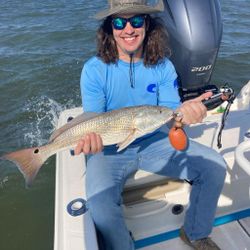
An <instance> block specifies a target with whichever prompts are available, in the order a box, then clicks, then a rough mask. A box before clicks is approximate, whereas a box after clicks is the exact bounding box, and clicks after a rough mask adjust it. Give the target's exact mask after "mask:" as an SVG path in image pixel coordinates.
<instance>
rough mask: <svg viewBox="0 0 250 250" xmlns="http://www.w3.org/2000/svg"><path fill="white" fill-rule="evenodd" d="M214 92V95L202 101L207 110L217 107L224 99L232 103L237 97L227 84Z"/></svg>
mask: <svg viewBox="0 0 250 250" xmlns="http://www.w3.org/2000/svg"><path fill="white" fill-rule="evenodd" d="M212 92H213V95H212V96H211V97H210V98H208V99H206V100H203V101H202V103H203V104H204V105H205V106H206V108H207V110H211V109H214V108H217V107H218V106H220V105H221V104H222V103H223V102H224V101H227V102H228V103H232V102H233V100H234V98H235V95H234V90H233V89H232V88H230V87H229V86H227V85H224V86H223V87H221V88H220V89H219V90H217V91H216V92H215V91H212Z"/></svg>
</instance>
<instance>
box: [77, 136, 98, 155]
mask: <svg viewBox="0 0 250 250" xmlns="http://www.w3.org/2000/svg"><path fill="white" fill-rule="evenodd" d="M102 150H103V143H102V138H101V136H100V135H98V134H96V133H89V134H87V135H85V136H84V137H83V138H82V139H81V140H80V141H79V142H78V144H77V145H76V147H75V155H79V154H80V153H84V154H86V155H87V154H96V153H99V152H101V151H102Z"/></svg>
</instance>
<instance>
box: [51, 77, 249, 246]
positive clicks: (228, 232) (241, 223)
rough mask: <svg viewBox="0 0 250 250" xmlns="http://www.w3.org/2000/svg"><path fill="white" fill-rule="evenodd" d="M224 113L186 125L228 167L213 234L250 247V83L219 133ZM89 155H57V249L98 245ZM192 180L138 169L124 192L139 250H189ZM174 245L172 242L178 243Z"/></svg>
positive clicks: (224, 242) (71, 113)
mask: <svg viewBox="0 0 250 250" xmlns="http://www.w3.org/2000/svg"><path fill="white" fill-rule="evenodd" d="M80 113H82V107H79V108H74V109H69V110H65V111H64V112H62V113H61V115H60V119H59V124H58V126H62V125H63V124H65V123H66V122H67V121H68V120H70V119H71V118H72V117H76V116H77V115H79V114H80ZM222 115H223V113H221V112H218V111H217V109H215V110H212V111H210V112H209V114H208V116H207V117H206V118H205V120H204V121H203V122H202V123H200V124H196V125H192V126H190V127H188V128H186V133H187V134H188V137H189V138H192V139H193V140H195V141H198V142H200V143H202V144H205V145H207V146H209V147H212V148H214V149H216V150H217V151H218V152H219V153H220V154H221V155H222V156H223V157H224V159H225V160H226V162H227V165H228V170H227V176H226V180H225V185H224V188H223V191H222V193H221V196H220V198H219V202H218V209H217V213H216V218H215V222H214V225H215V228H214V230H213V233H212V238H213V239H214V240H215V241H216V242H217V243H218V245H219V246H221V248H222V249H230V250H234V249H235V250H240V249H242V250H243V249H250V81H249V82H248V83H247V84H246V85H245V86H244V87H243V88H242V90H241V91H240V93H239V94H238V96H237V97H236V99H235V100H234V103H233V104H232V106H231V111H230V113H229V115H228V118H227V122H226V125H225V128H224V130H223V133H222V144H223V146H222V148H221V149H218V148H217V135H218V133H219V130H220V126H221V119H222ZM85 168H86V165H85V156H84V155H83V154H81V155H79V156H74V155H73V153H72V151H71V150H66V151H62V152H59V153H57V156H56V195H55V197H56V198H55V230H54V232H55V234H54V235H55V237H54V250H72V249H74V250H78V249H79V250H83V249H84V250H95V249H98V245H97V240H96V233H95V227H94V223H93V221H92V218H91V216H90V214H89V211H88V209H87V206H86V194H85V189H84V187H85ZM189 191H190V184H189V183H187V182H180V181H176V180H171V179H169V178H167V177H163V176H159V175H155V174H151V173H147V172H144V171H141V170H139V171H138V172H136V174H135V175H134V176H131V177H130V179H128V181H127V183H126V185H125V190H124V193H123V198H124V205H123V209H124V216H125V218H126V222H127V225H128V228H129V230H130V231H131V232H132V234H133V237H134V238H135V246H136V249H143V250H151V249H152V250H153V249H176V250H178V249H189V248H188V247H187V246H186V245H184V243H183V242H182V241H181V240H179V239H178V230H179V228H180V227H181V225H182V222H183V218H184V214H185V209H186V207H187V205H188V197H189ZM173 244H174V248H172V247H171V246H173Z"/></svg>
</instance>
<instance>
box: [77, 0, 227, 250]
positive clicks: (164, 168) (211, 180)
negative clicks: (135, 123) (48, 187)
mask: <svg viewBox="0 0 250 250" xmlns="http://www.w3.org/2000/svg"><path fill="white" fill-rule="evenodd" d="M152 3H154V4H152ZM163 10H164V5H163V2H162V0H159V1H146V0H120V1H118V0H109V8H108V9H106V10H104V11H102V12H100V13H98V14H97V15H96V17H97V18H98V19H101V20H103V21H102V24H101V26H100V28H99V29H98V31H97V55H96V56H94V57H92V58H91V59H89V60H88V61H87V62H86V63H85V65H84V68H83V71H82V75H81V94H82V102H83V109H84V111H85V112H86V111H90V112H107V111H110V110H115V109H119V108H123V107H128V106H138V105H160V106H167V107H169V108H172V109H178V110H179V111H180V112H181V113H182V114H183V118H182V123H183V124H187V125H189V124H193V123H197V122H201V121H202V119H203V118H204V117H205V116H206V108H205V106H204V105H203V104H202V102H201V101H202V100H203V99H205V98H207V97H209V96H211V93H205V94H203V95H201V96H200V97H198V98H196V99H193V100H190V101H186V102H184V103H180V97H179V95H178V84H177V74H176V71H175V68H174V66H173V64H172V63H171V61H170V60H169V59H168V56H169V55H170V48H169V46H168V35H167V31H166V29H165V27H164V25H163V24H162V22H161V20H160V19H158V18H156V17H153V16H152V15H153V14H154V13H156V12H159V11H163ZM178 122H180V121H177V123H178ZM107 129H109V128H107ZM116 150H117V148H116V146H107V147H105V148H103V145H102V139H101V137H100V136H99V135H97V134H94V133H91V134H88V135H86V136H85V137H84V138H82V140H80V141H79V143H78V145H77V146H76V148H75V154H80V153H81V152H83V153H85V154H89V156H88V159H87V172H86V192H87V199H88V206H89V210H90V213H91V216H92V218H93V220H94V223H95V225H96V229H97V232H98V236H99V237H98V238H99V246H100V249H106V250H133V249H134V244H133V240H132V238H131V235H130V233H129V231H128V229H127V227H126V224H125V220H124V218H123V213H122V207H121V202H122V198H121V193H122V191H123V186H124V183H125V182H126V180H127V178H128V177H129V176H130V175H131V174H133V173H134V172H135V171H137V170H138V169H144V170H146V171H150V172H153V173H158V174H161V175H166V176H171V177H174V178H180V179H188V180H190V182H192V183H193V184H192V191H191V194H190V205H189V208H188V210H187V214H186V217H185V221H184V225H183V227H182V228H181V235H180V236H181V238H182V240H184V241H185V242H186V243H187V244H189V245H190V246H192V247H193V248H194V249H203V250H206V249H208V250H212V249H219V247H218V246H217V245H216V244H215V243H214V242H213V241H212V240H211V239H210V238H208V235H209V234H210V233H211V230H212V226H213V220H214V215H215V210H216V206H217V201H218V197H219V195H220V192H221V189H222V186H223V184H224V178H225V172H226V164H225V162H224V160H223V159H222V157H221V156H220V155H219V154H218V153H217V152H215V151H214V150H212V149H210V148H207V147H205V146H203V145H200V144H198V143H195V142H192V141H190V143H189V146H188V148H187V149H186V150H185V151H176V150H175V149H174V148H172V146H171V145H170V142H169V139H168V134H166V132H163V131H161V130H159V131H156V132H154V133H152V134H150V135H147V136H144V137H143V138H140V139H137V140H136V141H135V142H134V143H132V144H131V145H130V146H128V147H127V148H126V149H125V150H123V151H121V152H119V153H117V152H116ZM159 159H160V161H159ZM164 219H165V220H166V221H167V218H164Z"/></svg>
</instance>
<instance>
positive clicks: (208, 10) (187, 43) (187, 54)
mask: <svg viewBox="0 0 250 250" xmlns="http://www.w3.org/2000/svg"><path fill="white" fill-rule="evenodd" d="M164 4H165V11H164V12H163V14H162V16H161V17H162V19H163V20H164V22H165V25H166V26H167V29H168V33H169V38H170V45H171V49H172V55H171V58H170V59H171V61H172V62H173V64H174V65H175V68H176V71H177V74H178V81H179V87H180V88H179V90H180V95H181V98H182V101H184V100H187V99H190V98H193V97H196V96H198V95H200V94H201V93H203V92H205V91H207V90H212V91H214V92H215V93H216V91H217V87H216V86H215V85H212V84H211V83H210V80H211V74H212V72H213V69H214V66H215V61H216V58H217V55H218V51H219V47H220V43H221V37H222V20H221V10H220V3H219V0H164Z"/></svg>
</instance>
